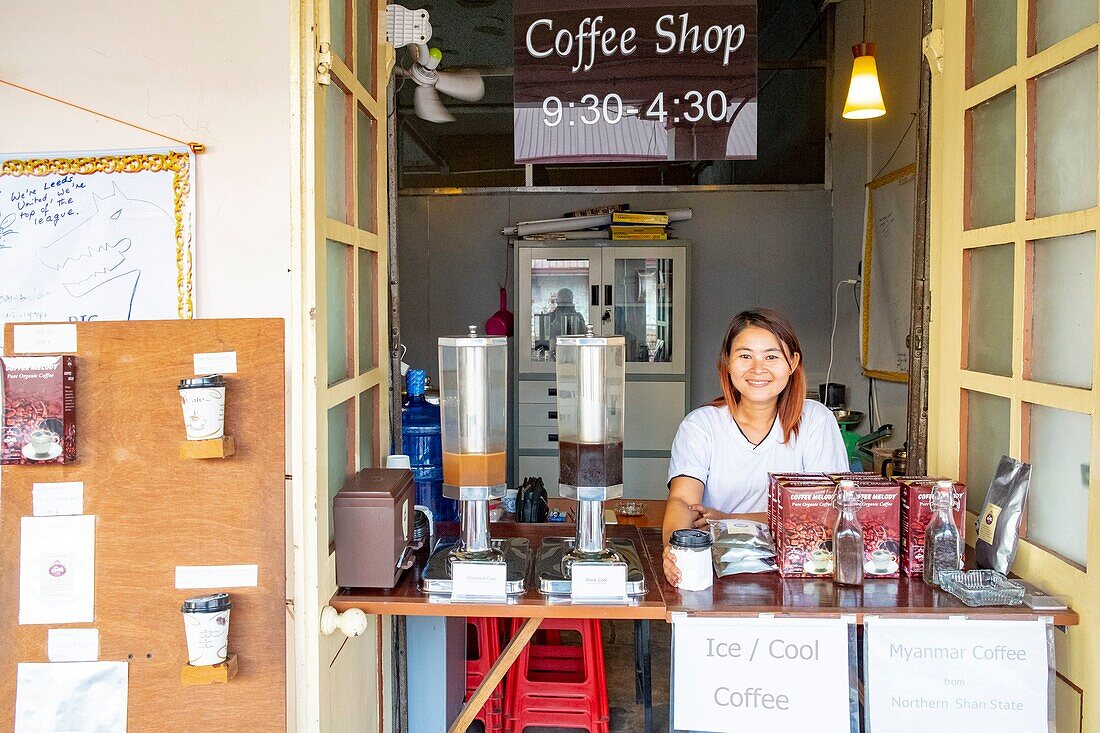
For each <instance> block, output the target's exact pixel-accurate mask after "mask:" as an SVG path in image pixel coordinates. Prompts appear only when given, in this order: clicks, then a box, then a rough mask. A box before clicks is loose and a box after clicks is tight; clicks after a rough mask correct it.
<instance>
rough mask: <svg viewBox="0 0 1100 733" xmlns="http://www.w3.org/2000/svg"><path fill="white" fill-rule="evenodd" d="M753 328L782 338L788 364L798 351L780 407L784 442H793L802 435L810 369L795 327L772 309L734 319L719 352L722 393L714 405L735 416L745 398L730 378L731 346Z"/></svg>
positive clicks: (759, 309)
mask: <svg viewBox="0 0 1100 733" xmlns="http://www.w3.org/2000/svg"><path fill="white" fill-rule="evenodd" d="M753 327H755V328H762V329H764V330H765V331H768V332H769V333H771V334H772V335H773V336H775V338H776V339H778V341H779V345H780V346H781V347H782V349H783V358H784V359H786V361H787V366H788V367H789V366H790V365H791V360H792V359H793V358H794V355H795V354H798V366H796V367H795V368H794V369H793V370H792V371H791V378H790V380H789V381H788V382H787V386H786V387H784V388H783V391H782V392H780V393H779V399H778V404H777V406H776V409H777V413H778V417H779V424H780V425H782V426H783V442H784V443H789V442H790V441H791V439H792V438H794V437H796V436H797V435H798V426H799V423H800V422H801V420H802V405H803V402H804V401H805V399H806V372H805V371H804V370H803V368H802V347H801V346H800V345H799V343H798V336H796V335H795V332H794V326H792V325H791V322H790V321H788V320H787V319H786V318H785V317H783V316H782V315H781V314H780V313H778V312H776V311H773V310H771V309H770V308H755V309H753V310H748V311H743V312H741V313H738V314H737V315H736V316H734V317H733V320H732V321H730V326H729V328H728V329H726V337H725V338H724V339H722V351H721V353H719V354H718V383H719V384H721V385H722V396H721V397H718V398H717V399H715V400H714V401H713V402H711V403H710V404H711V405H713V406H715V407H722V406H725V407H727V408H729V411H730V416H731V417H732V416H733V406H734V405H735V404H737V403H738V402H740V401H741V393H740V392H738V391H737V389H736V388H735V387H734V386H733V379H731V378H730V347H732V346H733V341H734V339H736V338H737V337H738V336H739V335H740V334H741V332H742V331H744V330H745V329H747V328H753Z"/></svg>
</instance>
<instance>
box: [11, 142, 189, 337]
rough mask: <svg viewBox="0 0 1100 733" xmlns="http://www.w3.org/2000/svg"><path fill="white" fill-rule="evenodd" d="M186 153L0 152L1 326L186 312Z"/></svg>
mask: <svg viewBox="0 0 1100 733" xmlns="http://www.w3.org/2000/svg"><path fill="white" fill-rule="evenodd" d="M193 162H194V161H193V159H192V156H191V153H190V152H189V151H187V150H186V149H183V150H177V149H158V150H142V151H113V152H102V153H86V154H79V155H69V156H68V157H63V156H56V157H55V156H47V155H39V156H21V157H11V156H0V325H2V324H3V323H7V322H20V321H87V320H131V319H133V320H136V319H161V318H191V317H192V316H193V313H194V301H193V297H192V261H193V258H192V231H193V224H194V222H193V212H194V205H193V193H192V192H193V190H194V186H193V171H194V165H193Z"/></svg>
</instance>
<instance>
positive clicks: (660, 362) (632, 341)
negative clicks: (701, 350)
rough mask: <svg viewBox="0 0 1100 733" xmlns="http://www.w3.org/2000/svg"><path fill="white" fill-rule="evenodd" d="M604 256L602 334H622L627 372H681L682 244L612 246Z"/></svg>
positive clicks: (682, 349)
mask: <svg viewBox="0 0 1100 733" xmlns="http://www.w3.org/2000/svg"><path fill="white" fill-rule="evenodd" d="M604 258H605V262H604V296H605V298H604V305H603V307H602V308H601V309H600V321H601V324H602V326H603V331H602V332H603V334H604V335H605V336H610V335H611V334H618V335H621V336H625V337H626V359H627V371H628V372H632V373H655V374H669V373H682V372H683V370H684V339H685V333H684V328H685V322H684V319H685V313H684V302H685V301H684V293H683V292H681V291H683V290H684V289H685V283H683V282H682V279H683V278H684V277H685V273H686V268H685V258H684V250H683V248H680V247H615V248H609V249H607V250H605V254H604ZM606 296H610V299H608V298H607V297H606Z"/></svg>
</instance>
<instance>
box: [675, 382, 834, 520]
mask: <svg viewBox="0 0 1100 733" xmlns="http://www.w3.org/2000/svg"><path fill="white" fill-rule="evenodd" d="M847 470H849V463H848V454H847V451H846V450H845V448H844V440H843V439H842V438H841V437H840V426H839V425H837V422H836V418H835V417H833V413H832V412H830V411H829V409H828V408H827V407H825V406H824V405H823V404H821V403H820V402H815V401H813V400H806V402H805V404H804V405H803V407H802V421H801V423H800V424H799V429H798V435H797V437H794V438H792V439H791V442H790V443H784V442H783V426H782V424H781V423H780V422H779V419H778V418H777V419H776V421H775V423H773V424H772V429H771V430H770V431H769V432H768V434H767V436H765V437H764V440H763V441H761V442H760V444H759V445H753V444H752V443H751V442H749V439H748V438H746V437H745V435H744V433H742V432H741V429H740V428H739V427H738V426H737V423H736V422H734V419H733V416H732V415H730V411H729V409H728V408H726V407H725V406H722V407H713V406H710V405H707V406H706V407H700V408H699V409H697V410H692V411H691V412H690V413H688V415H687V417H685V418H684V420H683V422H681V423H680V427H679V429H678V430H677V431H676V439H675V440H674V441H673V442H672V458H671V460H669V464H668V480H669V482H671V481H672V479H674V478H676V477H677V476H690V477H692V478H694V479H698V480H699V481H701V482H702V483H703V487H704V488H703V504H704V505H705V506H708V507H711V508H712V509H717V510H718V511H721V512H727V513H730V514H742V513H749V512H763V511H767V509H768V474H769V473H786V472H817V471H820V472H826V473H831V472H839V471H847Z"/></svg>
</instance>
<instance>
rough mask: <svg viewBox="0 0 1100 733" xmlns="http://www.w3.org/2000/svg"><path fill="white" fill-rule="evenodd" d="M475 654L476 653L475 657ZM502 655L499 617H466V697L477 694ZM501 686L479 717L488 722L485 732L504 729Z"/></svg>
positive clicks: (493, 732) (490, 732) (499, 732)
mask: <svg viewBox="0 0 1100 733" xmlns="http://www.w3.org/2000/svg"><path fill="white" fill-rule="evenodd" d="M471 655H472V656H471ZM498 657H500V625H499V623H498V621H497V619H495V618H468V619H466V699H467V700H469V699H470V698H471V697H473V695H474V690H476V689H477V687H478V685H480V684H481V681H482V680H483V679H485V675H487V674H488V673H489V669H490V668H492V666H493V664H494V663H495V662H496V661H497V658H498ZM502 688H503V685H497V687H496V689H495V690H493V693H492V694H491V695H490V696H489V699H488V700H487V701H486V702H485V705H484V706H482V708H481V710H479V711H478V713H477V717H476V718H475V720H480V721H481V722H482V723H484V724H485V733H503V731H504V690H503V689H502Z"/></svg>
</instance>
